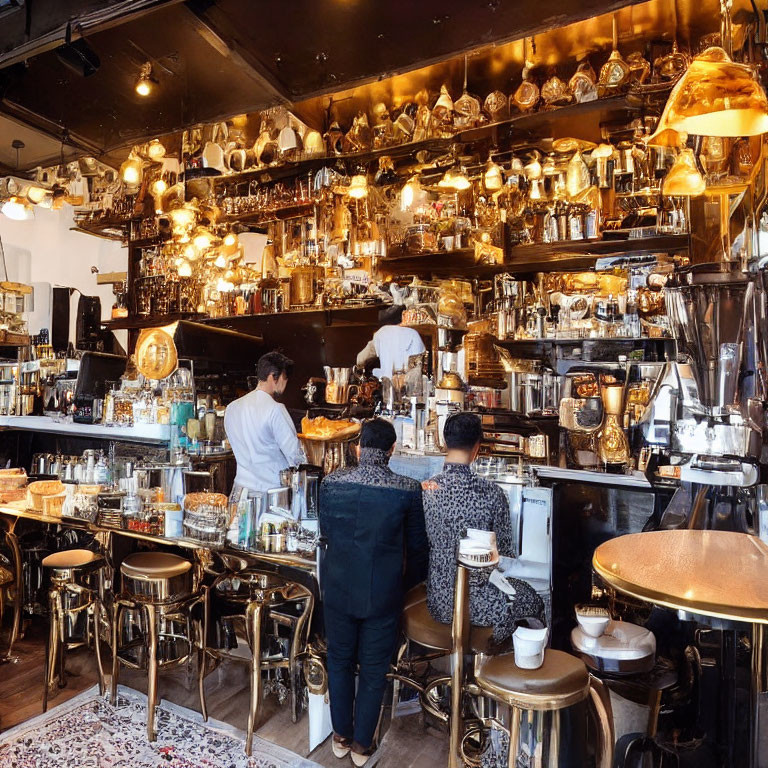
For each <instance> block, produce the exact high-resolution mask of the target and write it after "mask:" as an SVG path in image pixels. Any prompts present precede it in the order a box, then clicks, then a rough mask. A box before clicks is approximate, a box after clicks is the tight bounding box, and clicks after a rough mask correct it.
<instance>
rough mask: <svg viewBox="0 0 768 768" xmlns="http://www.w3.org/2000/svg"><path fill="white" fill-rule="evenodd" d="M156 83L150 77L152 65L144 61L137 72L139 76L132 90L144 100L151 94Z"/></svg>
mask: <svg viewBox="0 0 768 768" xmlns="http://www.w3.org/2000/svg"><path fill="white" fill-rule="evenodd" d="M156 82H157V81H156V80H155V78H154V77H153V76H152V63H151V62H149V61H145V62H144V63H143V64H142V65H141V69H140V70H139V76H138V78H137V79H136V85H135V86H134V90H135V91H136V93H138V94H139V96H143V97H145V98H146V97H147V96H150V95H151V94H152V91H154V90H155V83H156Z"/></svg>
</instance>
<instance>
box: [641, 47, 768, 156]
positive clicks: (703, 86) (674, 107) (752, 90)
mask: <svg viewBox="0 0 768 768" xmlns="http://www.w3.org/2000/svg"><path fill="white" fill-rule="evenodd" d="M676 133H678V134H679V133H687V134H693V135H697V136H758V135H760V134H763V133H768V99H767V98H766V95H765V91H764V90H763V88H762V87H761V85H760V83H759V82H758V81H757V79H756V78H755V75H754V72H753V71H752V69H751V68H750V67H748V66H747V65H745V64H737V63H736V62H734V61H731V58H730V56H728V54H727V53H726V52H725V50H724V49H723V48H719V47H716V46H714V47H712V48H707V50H706V51H704V53H702V54H700V55H699V56H696V57H695V58H694V60H693V61H692V62H691V66H690V67H688V70H687V72H686V73H685V74H684V75H683V76H682V77H681V78H680V80H679V81H678V82H677V85H675V87H674V88H673V89H672V93H670V94H669V99H668V100H667V104H666V106H665V107H664V112H663V113H662V115H661V119H660V120H659V124H658V127H657V129H656V132H655V133H654V134H653V136H651V137H650V139H648V143H649V144H652V145H655V146H675V145H676V144H677V143H678V142H679V140H680V139H679V136H676V135H675V134H676Z"/></svg>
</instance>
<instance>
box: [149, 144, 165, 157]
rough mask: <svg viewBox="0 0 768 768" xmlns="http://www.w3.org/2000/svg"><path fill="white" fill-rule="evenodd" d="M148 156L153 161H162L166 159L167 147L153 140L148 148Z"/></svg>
mask: <svg viewBox="0 0 768 768" xmlns="http://www.w3.org/2000/svg"><path fill="white" fill-rule="evenodd" d="M147 155H148V156H149V158H150V159H151V160H160V159H161V158H163V157H165V147H164V146H163V145H162V144H161V143H160V140H159V139H152V141H150V142H149V146H148V147H147Z"/></svg>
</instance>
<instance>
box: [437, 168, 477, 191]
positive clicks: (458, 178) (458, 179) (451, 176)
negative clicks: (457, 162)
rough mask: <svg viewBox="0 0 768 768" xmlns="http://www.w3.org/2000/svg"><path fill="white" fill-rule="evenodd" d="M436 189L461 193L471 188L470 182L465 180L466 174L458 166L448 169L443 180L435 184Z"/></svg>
mask: <svg viewBox="0 0 768 768" xmlns="http://www.w3.org/2000/svg"><path fill="white" fill-rule="evenodd" d="M437 186H438V187H443V189H453V190H455V191H456V192H463V191H464V190H465V189H469V188H470V187H471V186H472V182H471V181H470V180H469V179H468V178H467V172H466V171H465V170H464V169H463V168H462V167H460V166H452V167H451V168H449V169H448V170H447V171H446V172H445V174H444V175H443V178H442V179H440V181H438V182H437Z"/></svg>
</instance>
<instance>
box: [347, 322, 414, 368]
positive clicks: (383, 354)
mask: <svg viewBox="0 0 768 768" xmlns="http://www.w3.org/2000/svg"><path fill="white" fill-rule="evenodd" d="M371 345H373V347H374V349H375V350H376V356H377V357H378V358H379V366H380V367H379V368H374V369H373V375H374V376H376V377H378V378H379V379H381V378H384V377H385V376H386V377H387V378H389V379H391V378H392V372H393V371H407V370H408V358H409V357H411V355H420V354H421V353H422V352H424V351H425V347H424V342H423V341H422V340H421V336H419V332H418V331H416V330H414V329H413V328H408V327H407V326H405V325H384V326H382V327H381V328H379V330H378V331H376V333H374V334H373V340H372V341H371V342H369V343H368V346H367V347H366V348H365V349H364V350H363V351H362V352H360V354H359V355H358V356H357V364H358V365H365V361H366V360H368V359H370V358H371V357H373V355H372V354H371V351H372V350H371V349H370V347H371Z"/></svg>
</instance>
